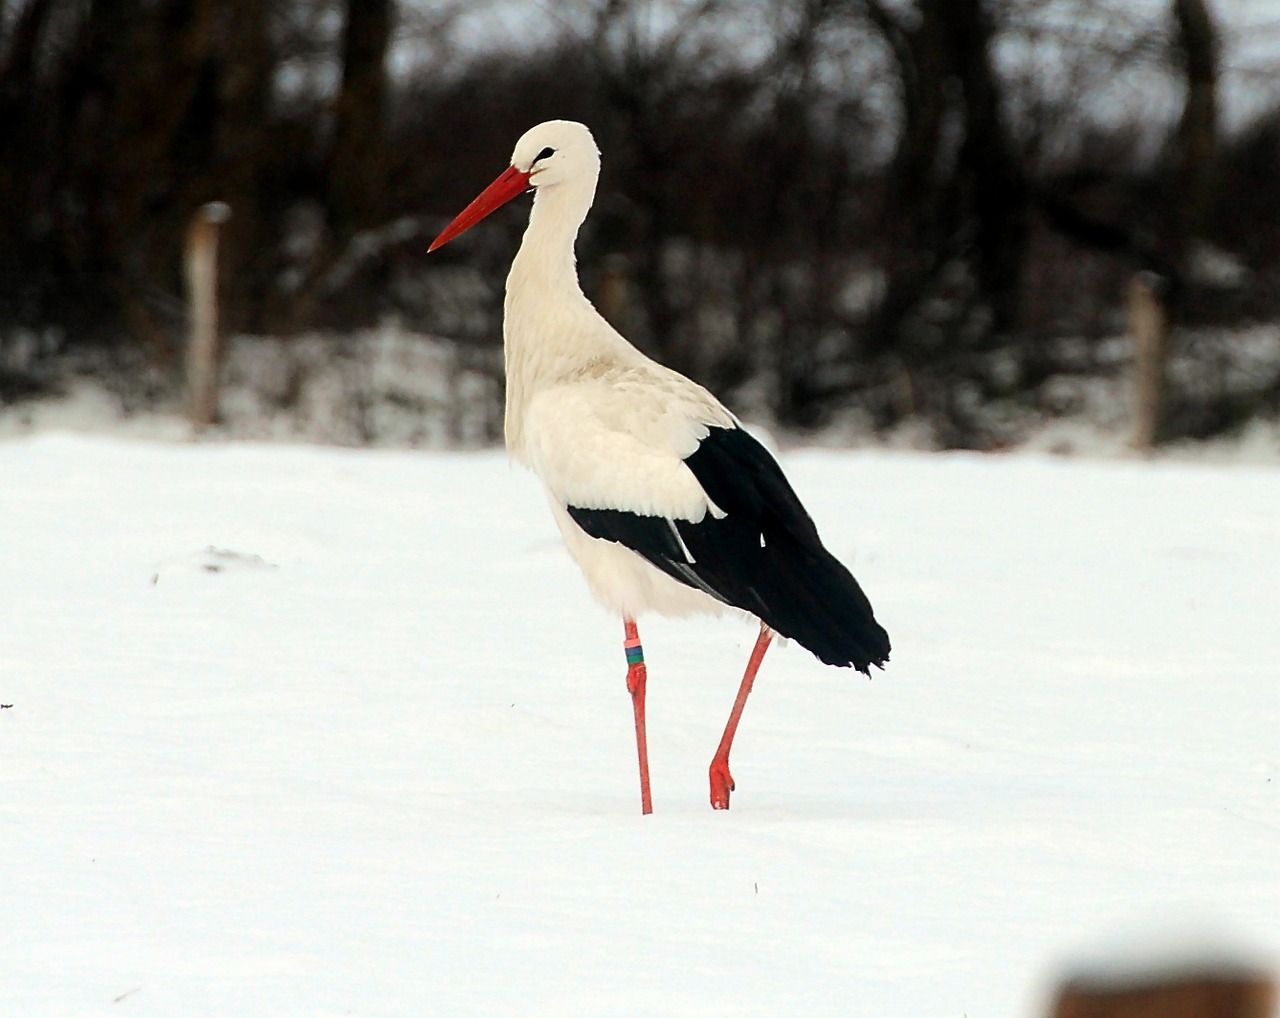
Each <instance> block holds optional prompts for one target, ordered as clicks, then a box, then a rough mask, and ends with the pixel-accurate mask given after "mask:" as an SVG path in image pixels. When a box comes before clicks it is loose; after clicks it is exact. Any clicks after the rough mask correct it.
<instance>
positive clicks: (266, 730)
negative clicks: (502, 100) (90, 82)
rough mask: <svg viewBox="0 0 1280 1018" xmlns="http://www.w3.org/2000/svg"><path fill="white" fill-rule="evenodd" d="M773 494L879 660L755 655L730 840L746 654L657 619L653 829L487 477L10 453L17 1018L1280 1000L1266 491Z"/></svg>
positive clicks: (164, 448) (1028, 459) (1262, 476)
mask: <svg viewBox="0 0 1280 1018" xmlns="http://www.w3.org/2000/svg"><path fill="white" fill-rule="evenodd" d="M784 466H785V467H786V468H787V470H788V472H789V474H790V475H791V477H792V480H793V482H794V484H795V486H796V488H797V490H798V491H799V492H800V494H801V496H802V497H803V498H804V499H805V500H806V502H807V503H808V505H809V508H810V510H811V511H812V512H813V514H814V516H815V518H816V519H817V520H818V523H819V526H820V527H821V529H822V531H823V533H824V536H825V538H826V539H827V542H828V544H829V545H830V546H831V547H832V548H833V550H835V551H836V552H837V553H838V554H839V555H841V556H842V557H843V558H845V560H846V561H847V562H849V564H850V565H851V566H852V567H853V569H854V571H855V573H856V574H857V575H858V576H859V577H860V578H861V579H862V581H863V583H864V585H865V586H866V588H867V590H868V591H869V593H870V595H871V597H872V599H873V601H874V603H875V605H876V608H877V611H878V614H879V615H880V617H881V618H882V620H883V621H884V622H885V624H886V625H887V627H888V628H889V630H890V633H891V634H892V636H893V640H894V652H893V660H892V662H891V664H890V666H889V668H888V669H887V671H886V672H885V673H883V674H877V675H876V677H875V679H874V680H873V681H871V682H868V681H866V680H865V679H863V678H861V677H860V676H857V675H856V674H853V673H851V672H848V671H840V670H837V669H828V668H824V667H822V666H821V665H819V664H818V663H817V662H816V661H814V660H813V658H811V657H810V656H809V655H808V654H807V653H806V652H804V651H803V650H802V649H800V648H798V647H795V646H791V647H787V648H785V649H782V650H780V651H770V654H769V656H768V657H767V658H766V660H765V663H764V668H763V670H762V673H761V678H760V681H759V682H758V683H757V685H756V691H755V693H754V694H753V696H752V700H751V702H750V703H749V704H748V707H747V712H746V714H745V717H744V720H743V725H742V728H741V730H740V732H739V736H738V742H737V744H736V746H735V750H734V757H733V772H734V776H735V778H736V779H737V782H738V791H737V792H736V793H735V795H734V799H733V809H732V810H731V811H730V812H728V813H715V812H712V811H711V809H710V808H709V806H708V804H707V778H706V768H707V764H708V763H709V761H710V757H711V754H712V751H713V750H714V748H715V744H716V741H717V739H718V738H719V734H720V728H721V726H722V725H723V723H724V719H725V716H726V715H727V713H728V708H729V705H730V703H731V701H732V698H733V693H734V691H735V689H736V686H737V682H738V678H739V676H740V670H741V667H742V665H743V663H744V661H745V658H746V656H747V652H748V650H749V648H750V644H751V641H752V638H753V636H754V631H753V628H752V627H751V626H750V625H749V624H748V623H746V622H743V621H738V620H690V621H663V620H650V621H645V620H642V621H641V634H642V636H643V637H644V640H645V651H646V657H647V659H648V663H649V668H650V682H649V715H650V717H649V724H650V733H649V734H650V752H651V756H652V765H653V779H654V796H655V807H656V813H655V815H653V816H651V817H641V816H640V813H639V801H638V799H639V797H638V791H637V787H636V784H637V783H636V775H635V761H634V744H633V740H632V733H631V717H630V705H629V700H628V697H627V694H626V692H625V689H624V685H623V676H624V671H625V662H624V658H623V653H622V646H621V644H622V632H621V626H620V625H619V624H618V622H617V621H616V620H614V619H611V618H609V617H607V616H606V615H605V614H604V613H603V612H602V611H601V610H599V609H598V608H596V607H594V606H593V605H592V604H591V603H590V601H589V599H588V596H587V594H586V592H585V587H584V585H583V583H582V581H581V579H580V578H579V577H578V576H577V575H576V573H575V571H574V568H573V566H572V564H571V563H570V562H569V560H568V559H567V557H566V556H565V554H564V553H563V551H562V549H561V548H560V547H559V543H558V537H557V536H556V534H555V531H554V528H553V525H552V523H551V520H550V518H549V515H548V513H547V511H546V507H545V504H544V502H543V499H542V496H541V494H540V493H539V491H538V489H537V487H536V484H535V482H534V481H533V480H532V478H530V477H529V476H528V475H526V474H524V473H522V472H521V471H519V470H517V469H513V468H510V467H509V466H508V465H507V463H506V461H505V459H504V457H503V456H502V455H501V454H499V453H492V452H486V453H474V454H442V453H423V452H388V451H380V452H368V451H365V452H358V451H352V450H336V449H320V448H304V447H290V446H284V445H276V446H264V445H233V444H221V443H208V444H197V445H189V444H180V443H167V444H166V443H160V442H142V441H136V440H126V439H122V438H118V437H117V438H111V439H103V438H93V437H86V436H73V435H67V434H42V435H35V436H30V437H24V438H21V439H14V440H10V441H6V442H0V479H3V480H2V481H0V702H2V703H3V704H5V705H7V706H5V707H4V708H3V709H0V846H2V849H3V855H2V858H3V867H4V869H3V874H4V875H3V882H2V883H0V1012H2V1013H4V1014H13V1015H37V1016H46V1015H50V1016H60V1015H77V1016H79V1015H93V1014H119V1015H124V1014H135V1015H182V1016H187V1015H371V1016H382V1015H426V1014H433V1015H434V1014H440V1015H473V1014H474V1015H525V1014H531V1015H570V1014H583V1015H660V1014H672V1015H781V1014H805V1015H824V1014H839V1015H866V1016H877V1018H886V1016H888V1018H892V1016H898V1015H901V1016H904V1018H907V1016H910V1018H922V1016H942V1015H953V1016H956V1018H960V1016H962V1015H967V1016H970V1018H977V1016H1006V1015H1008V1016H1013V1015H1027V1016H1029V1015H1036V1014H1041V1013H1043V1011H1044V1009H1045V1002H1046V998H1047V996H1048V994H1049V993H1050V992H1051V990H1052V987H1053V986H1054V985H1055V983H1056V982H1057V980H1058V979H1059V978H1060V977H1061V976H1062V975H1063V974H1064V973H1066V972H1067V971H1068V970H1069V969H1071V968H1072V967H1073V966H1075V965H1076V963H1077V961H1078V960H1079V959H1081V958H1087V957H1090V956H1094V955H1097V954H1098V952H1099V951H1101V952H1102V954H1103V955H1104V957H1105V958H1106V959H1108V960H1110V961H1114V960H1115V959H1116V956H1117V954H1120V955H1123V954H1124V952H1125V951H1126V950H1130V949H1132V950H1133V951H1134V952H1135V953H1136V954H1138V955H1143V954H1144V953H1145V952H1149V951H1150V945H1151V944H1152V943H1156V942H1161V943H1164V942H1169V941H1170V940H1173V941H1176V942H1179V943H1186V942H1187V941H1188V940H1194V941H1196V942H1197V943H1203V942H1205V941H1206V940H1207V941H1209V942H1211V943H1212V944H1214V945H1219V948H1221V945H1224V944H1225V945H1227V947H1226V948H1222V950H1225V951H1226V953H1228V954H1230V956H1231V957H1233V958H1236V959H1240V958H1241V957H1242V956H1243V957H1244V958H1245V959H1246V960H1248V959H1253V960H1256V961H1258V963H1260V964H1263V965H1271V966H1274V964H1275V959H1276V958H1277V957H1278V956H1280V922H1278V921H1277V920H1278V919H1280V862H1278V860H1280V766H1278V765H1280V681H1277V680H1278V679H1280V665H1278V664H1277V654H1276V651H1277V637H1278V636H1280V472H1277V470H1276V469H1275V468H1274V467H1271V468H1263V467H1249V466H1231V467H1223V466H1212V465H1204V464H1195V463H1170V462H1156V463H1140V462H1102V463H1099V462H1092V463H1090V462H1079V461H1067V460H1060V459H1059V460H1055V459H1049V458H1041V457H1036V456H1030V455H1020V456H1005V457H999V456H989V457H979V456H967V455H948V456H937V455H932V456H931V455H924V454H918V453H894V452H864V453H835V452H826V451H808V452H793V453H790V454H788V455H786V456H785V457H784ZM8 705H11V706H8ZM1116 944H1119V945H1120V946H1119V947H1116V946H1115V945H1116ZM1219 948H1215V950H1218V949H1219Z"/></svg>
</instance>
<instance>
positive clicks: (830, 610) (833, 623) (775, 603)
mask: <svg viewBox="0 0 1280 1018" xmlns="http://www.w3.org/2000/svg"><path fill="white" fill-rule="evenodd" d="M685 463H686V464H687V465H688V467H689V469H690V470H692V471H693V474H694V476H695V477H696V478H697V479H698V483H699V484H701V485H702V487H703V490H704V491H706V493H707V495H708V496H710V498H711V501H712V502H714V503H715V504H716V505H717V506H719V507H720V508H721V509H722V510H724V512H725V514H726V515H725V517H724V518H723V519H716V518H714V517H713V516H712V515H711V514H708V515H707V516H706V517H705V518H704V519H703V520H702V521H701V522H699V523H690V522H688V521H687V520H669V519H667V518H665V517H662V516H640V515H637V514H635V513H629V512H625V511H623V510H618V509H582V508H580V507H578V506H572V505H571V506H569V507H568V510H569V515H570V516H572V517H573V519H574V520H575V521H576V522H577V524H578V526H580V527H582V529H583V530H585V531H586V532H587V533H588V534H590V535H591V536H592V537H598V538H603V539H605V540H609V541H616V542H617V543H619V544H622V545H624V546H626V547H628V548H630V549H631V550H632V551H634V552H636V553H637V554H638V555H641V556H642V557H643V558H645V559H646V560H648V561H649V562H650V563H652V564H653V565H654V566H656V567H657V568H658V569H661V570H662V571H663V572H665V573H666V574H667V575H668V576H671V577H673V578H674V579H676V580H679V581H680V582H681V583H685V584H687V585H688V586H691V587H695V588H697V589H699V590H703V591H705V592H707V593H708V594H711V595H712V596H713V597H716V598H718V599H719V600H721V601H723V602H725V603H726V604H730V605H734V606H735V607H738V608H742V609H744V610H745V611H749V612H751V613H752V614H753V615H755V616H756V617H758V618H759V619H761V620H762V621H763V622H764V623H765V624H766V625H768V626H769V627H770V628H771V629H773V630H774V631H775V632H778V633H780V634H782V635H783V636H786V637H788V638H790V639H794V640H796V641H797V642H798V643H800V644H801V645H802V646H804V647H807V648H808V649H809V650H810V651H812V652H813V653H814V654H815V655H816V656H817V657H818V658H819V659H821V660H822V661H824V662H825V663H827V664H833V665H843V666H848V665H852V666H853V667H855V668H857V669H858V670H859V671H862V672H866V671H868V668H869V666H870V665H873V664H874V665H877V666H880V665H882V664H884V662H885V661H887V660H888V658H889V637H888V634H886V633H885V631H884V629H882V628H881V627H880V625H879V624H878V623H877V622H876V620H875V616H874V614H873V613H872V610H871V603H870V602H869V601H868V600H867V596H866V595H865V594H864V593H863V592H862V588H861V587H859V586H858V581H857V580H855V579H854V578H853V576H852V575H851V574H850V572H849V570H848V569H846V568H845V567H844V566H843V565H842V564H841V563H840V562H839V561H838V560H837V559H836V558H835V557H834V556H833V555H832V554H831V553H830V552H829V551H827V549H826V548H824V547H823V545H822V541H821V540H820V539H819V537H818V531H817V528H816V527H815V526H814V524H813V520H812V519H810V517H809V514H808V513H807V512H805V509H804V506H803V505H801V504H800V500H799V499H798V498H797V497H796V493H795V492H794V491H793V490H792V488H791V485H790V484H789V483H788V482H787V479H786V477H785V476H784V475H783V473H782V469H781V468H780V467H779V466H778V464H777V462H776V461H775V460H774V458H773V457H772V456H771V455H770V454H769V452H768V450H766V449H765V448H764V446H762V445H761V444H760V443H759V442H757V441H756V440H755V439H754V438H752V437H751V436H750V435H749V434H748V433H747V432H745V431H743V430H742V429H741V428H716V427H713V428H711V431H710V434H708V435H707V437H706V438H704V439H703V440H702V442H701V444H699V446H698V448H697V449H696V450H695V451H694V452H693V453H692V454H691V455H690V456H689V457H688V458H687V459H686V460H685Z"/></svg>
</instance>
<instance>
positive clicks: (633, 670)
mask: <svg viewBox="0 0 1280 1018" xmlns="http://www.w3.org/2000/svg"><path fill="white" fill-rule="evenodd" d="M622 627H623V631H624V633H625V638H624V640H623V644H622V646H623V649H624V650H625V651H626V652H627V692H629V693H630V694H631V709H632V710H633V711H634V712H635V715H636V756H638V757H639V758H640V812H641V813H652V812H653V796H652V794H650V792H649V742H648V739H647V738H646V736H645V730H644V687H645V682H646V680H647V679H648V673H647V672H646V671H645V667H644V649H643V648H642V647H641V646H640V632H639V630H637V629H636V623H635V619H626V618H624V619H623V620H622Z"/></svg>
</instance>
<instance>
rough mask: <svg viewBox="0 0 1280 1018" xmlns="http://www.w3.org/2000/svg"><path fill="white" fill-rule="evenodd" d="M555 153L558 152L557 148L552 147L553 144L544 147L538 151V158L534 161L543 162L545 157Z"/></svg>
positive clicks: (548, 157) (547, 157)
mask: <svg viewBox="0 0 1280 1018" xmlns="http://www.w3.org/2000/svg"><path fill="white" fill-rule="evenodd" d="M555 154H556V150H555V149H553V148H551V146H549V145H548V146H547V147H546V148H544V149H543V150H542V151H541V152H539V153H538V155H537V158H535V159H534V160H533V161H534V162H535V163H536V162H541V161H542V160H543V159H550V158H551V157H552V156H553V155H555Z"/></svg>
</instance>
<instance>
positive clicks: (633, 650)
mask: <svg viewBox="0 0 1280 1018" xmlns="http://www.w3.org/2000/svg"><path fill="white" fill-rule="evenodd" d="M625 649H626V652H627V664H629V665H639V664H644V648H642V647H641V646H640V644H639V642H638V641H637V642H636V643H628V644H627V645H626V648H625Z"/></svg>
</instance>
